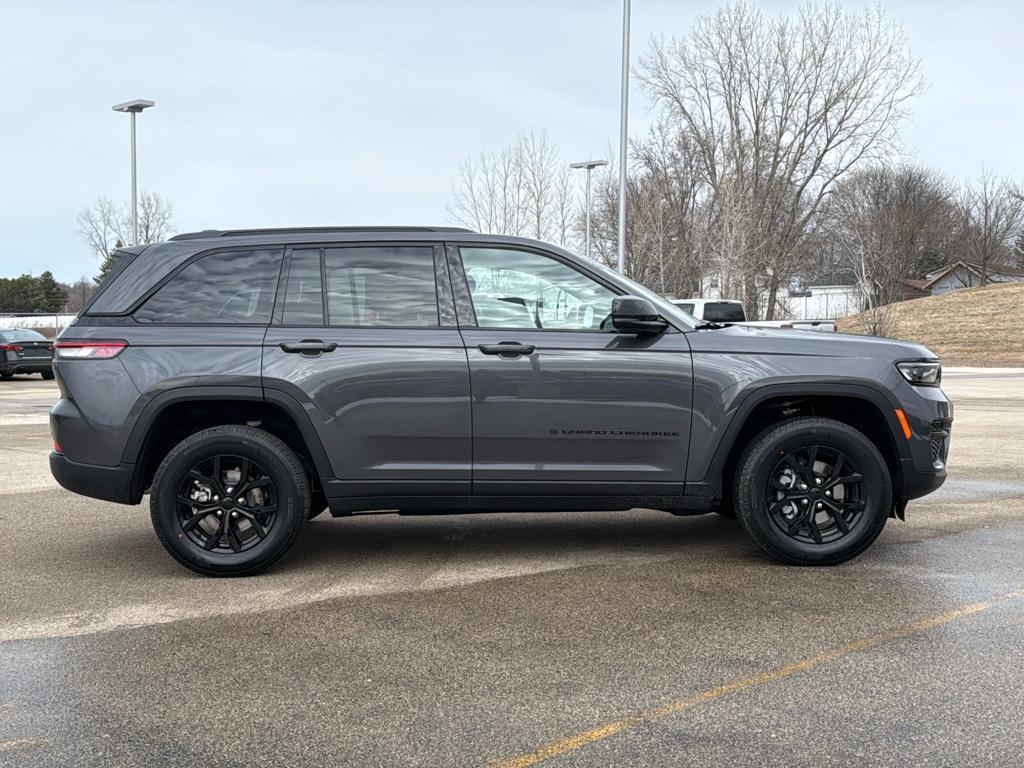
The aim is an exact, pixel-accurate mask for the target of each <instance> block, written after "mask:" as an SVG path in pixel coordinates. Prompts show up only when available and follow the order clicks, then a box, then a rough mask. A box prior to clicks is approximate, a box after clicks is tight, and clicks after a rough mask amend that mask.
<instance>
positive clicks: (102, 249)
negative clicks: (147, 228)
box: [78, 197, 125, 261]
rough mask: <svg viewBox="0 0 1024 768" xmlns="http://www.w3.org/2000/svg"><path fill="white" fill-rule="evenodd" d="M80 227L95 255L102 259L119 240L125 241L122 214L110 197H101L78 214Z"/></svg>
mask: <svg viewBox="0 0 1024 768" xmlns="http://www.w3.org/2000/svg"><path fill="white" fill-rule="evenodd" d="M78 227H79V231H80V232H81V234H82V237H83V239H84V240H85V242H86V243H87V244H88V246H89V248H90V250H92V252H93V255H95V256H96V258H97V259H100V260H101V261H102V260H103V259H104V258H106V256H107V254H109V253H110V252H111V251H112V250H113V249H114V246H115V244H116V243H117V242H118V241H121V242H122V243H123V242H125V241H124V233H123V231H122V227H121V214H120V212H119V211H118V209H117V206H115V205H114V203H113V202H111V201H110V199H109V198H106V197H100V198H97V200H96V202H95V203H93V204H92V206H90V207H89V208H87V209H86V210H84V211H82V212H81V213H80V214H78Z"/></svg>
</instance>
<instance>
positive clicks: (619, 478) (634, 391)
mask: <svg viewBox="0 0 1024 768" xmlns="http://www.w3.org/2000/svg"><path fill="white" fill-rule="evenodd" d="M449 266H450V269H451V270H452V271H453V280H454V284H455V286H456V300H457V301H459V300H460V296H459V293H460V292H464V293H467V294H468V295H469V297H470V298H471V301H472V316H470V317H467V318H463V317H460V328H461V332H462V338H463V341H464V342H465V345H466V354H467V357H468V359H469V370H470V380H471V387H472V398H473V492H474V493H475V494H493V495H511V494H519V493H530V494H538V495H567V494H569V495H580V494H596V495H619V494H630V495H632V494H637V495H641V494H679V493H682V490H683V479H684V476H685V470H686V456H687V447H688V440H689V434H690V416H691V404H692V387H693V376H692V366H691V360H690V351H689V345H688V343H687V341H686V335H685V334H683V333H679V332H676V331H675V330H674V329H670V330H669V331H667V332H665V333H663V334H660V335H658V336H636V335H631V334H620V333H617V332H615V331H614V329H611V328H610V327H609V323H608V317H609V315H610V314H611V304H612V299H613V297H614V296H615V295H616V293H617V291H616V290H614V289H612V288H611V287H610V286H608V285H606V284H604V283H603V282H602V281H601V280H600V279H599V278H598V277H597V276H596V275H591V274H587V273H584V272H582V271H580V270H579V269H578V268H577V267H576V266H574V265H571V264H570V263H569V262H567V261H564V260H562V259H560V258H559V257H558V256H557V255H555V254H547V253H542V252H539V251H533V250H526V249H519V248H509V247H507V246H502V247H498V246H494V247H480V246H477V245H468V244H467V245H461V246H457V247H449Z"/></svg>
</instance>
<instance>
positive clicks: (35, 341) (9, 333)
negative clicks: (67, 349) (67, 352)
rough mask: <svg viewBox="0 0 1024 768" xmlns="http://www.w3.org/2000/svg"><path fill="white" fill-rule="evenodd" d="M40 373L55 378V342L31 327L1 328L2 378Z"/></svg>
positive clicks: (0, 367) (0, 370)
mask: <svg viewBox="0 0 1024 768" xmlns="http://www.w3.org/2000/svg"><path fill="white" fill-rule="evenodd" d="M16 373H38V374H41V375H42V377H43V378H44V379H52V378H53V342H52V341H50V340H49V339H48V338H46V337H45V336H43V334H41V333H39V332H38V331H33V330H32V329H30V328H0V378H4V379H9V378H11V377H12V376H13V375H14V374H16Z"/></svg>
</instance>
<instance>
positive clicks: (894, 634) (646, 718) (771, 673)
mask: <svg viewBox="0 0 1024 768" xmlns="http://www.w3.org/2000/svg"><path fill="white" fill-rule="evenodd" d="M1019 597H1024V589H1018V590H1015V591H1014V592H1008V593H1006V594H1004V595H999V596H997V597H992V598H989V599H988V600H982V601H981V602H978V603H971V604H970V605H965V606H962V607H960V608H954V609H952V610H950V611H946V612H945V613H940V614H937V615H935V616H932V617H930V618H927V619H922V620H921V621H915V622H914V623H913V624H906V625H904V626H902V627H898V628H896V629H893V630H890V631H888V632H882V633H881V634H878V635H872V636H871V637H865V638H863V639H861V640H855V641H854V642H852V643H847V644H846V645H841V646H839V647H837V648H833V649H831V650H828V651H823V652H822V653H819V654H817V655H816V656H809V657H808V658H806V659H801V660H800V661H794V662H793V663H791V664H785V665H783V666H781V667H776V668H775V669H770V670H768V671H767V672H761V673H760V674H756V675H751V676H750V677H742V678H739V679H738V680H733V681H732V682H728V683H725V684H723V685H719V686H716V687H715V688H708V689H707V690H705V691H701V692H700V693H695V694H693V695H692V696H687V697H685V698H682V699H676V700H675V701H670V702H668V703H667V704H663V705H662V706H660V707H656V708H655V709H650V710H648V711H646V712H641V713H639V714H636V715H631V716H629V717H624V718H622V719H621V720H615V721H614V722H611V723H607V724H605V725H601V726H598V727H597V728H591V729H590V730H587V731H581V732H579V733H577V734H575V735H573V736H569V737H567V738H565V739H560V740H559V741H554V742H552V743H550V744H546V745H544V746H543V747H539V748H538V749H535V750H534V751H533V752H527V753H525V754H522V755H519V756H518V757H513V758H511V759H509V760H502V761H500V762H497V763H494V764H493V768H527V766H531V765H536V764H537V763H541V762H543V761H545V760H550V759H551V758H553V757H558V756H559V755H564V754H565V753H567V752H572V751H574V750H577V749H579V748H580V747H585V746H586V745H588V744H593V743H594V742H597V741H602V740H604V739H607V738H608V737H610V736H614V735H615V734H617V733H622V732H623V731H628V730H631V729H633V728H636V727H637V726H639V725H643V724H645V723H649V722H651V721H652V720H657V719H659V718H662V717H667V716H668V715H674V714H677V713H679V712H682V711H683V710H684V709H689V708H691V707H695V706H697V705H698V704H703V703H705V702H708V701H713V700H714V699H718V698H721V697H722V696H727V695H729V694H730V693H736V692H738V691H743V690H746V689H747V688H754V687H756V686H759V685H765V684H767V683H772V682H775V681H776V680H781V679H782V678H785V677H790V676H791V675H795V674H797V673H798V672H806V671H807V670H809V669H814V668H815V667H819V666H821V665H822V664H826V663H828V662H830V661H835V660H836V659H839V658H842V657H843V656H848V655H850V654H851V653H857V652H858V651H866V650H869V649H871V648H875V647H876V646H879V645H881V644H882V643H887V642H890V641H893V640H901V639H903V638H906V637H910V636H912V635H916V634H919V633H921V632H924V631H925V630H928V629H933V628H934V627H939V626H942V625H943V624H948V623H950V622H951V621H956V620H957V619H962V618H964V617H966V616H970V615H972V614H975V613H979V612H981V611H985V610H988V609H989V608H993V607H995V606H997V605H1000V604H1002V603H1005V602H1007V601H1008V600H1013V599H1014V598H1019Z"/></svg>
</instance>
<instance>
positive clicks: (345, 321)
mask: <svg viewBox="0 0 1024 768" xmlns="http://www.w3.org/2000/svg"><path fill="white" fill-rule="evenodd" d="M324 268H325V273H326V275H327V316H328V322H329V323H330V325H348V326H371V327H372V326H384V327H425V326H436V325H438V318H437V289H436V286H435V284H434V249H433V248H432V247H422V246H359V247H355V248H328V249H327V250H326V251H325V252H324Z"/></svg>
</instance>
